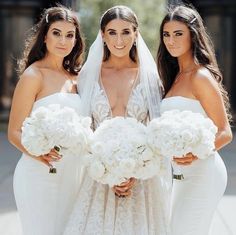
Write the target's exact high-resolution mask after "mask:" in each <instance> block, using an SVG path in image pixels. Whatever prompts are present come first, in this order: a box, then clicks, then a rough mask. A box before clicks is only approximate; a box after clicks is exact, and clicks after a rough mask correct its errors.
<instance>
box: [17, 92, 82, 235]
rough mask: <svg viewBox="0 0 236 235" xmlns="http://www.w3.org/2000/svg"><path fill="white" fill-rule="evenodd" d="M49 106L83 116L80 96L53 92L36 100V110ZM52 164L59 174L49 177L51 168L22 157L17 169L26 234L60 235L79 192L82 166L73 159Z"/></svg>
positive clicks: (69, 158) (23, 224) (19, 203)
mask: <svg viewBox="0 0 236 235" xmlns="http://www.w3.org/2000/svg"><path fill="white" fill-rule="evenodd" d="M50 104H60V105H61V107H63V106H68V107H71V108H73V109H75V110H76V111H77V113H78V114H81V100H80V97H79V95H78V94H72V93H59V92H58V93H54V94H52V95H49V96H46V97H44V98H42V99H39V100H37V101H36V102H35V103H34V105H33V110H35V109H36V108H38V107H41V106H48V105H50ZM68 131H70V130H68ZM53 165H54V166H55V167H56V168H57V173H56V174H49V167H48V166H46V165H45V164H43V163H41V162H39V161H37V160H35V159H33V158H31V157H29V156H27V155H25V154H23V155H22V157H21V158H20V160H19V162H18V164H17V166H16V169H15V174H14V185H13V186H14V194H15V199H16V204H17V208H18V212H19V215H20V219H21V224H22V230H23V235H59V234H61V233H62V231H63V230H64V227H65V223H66V221H67V220H68V216H69V214H70V213H71V209H72V205H73V202H74V201H75V196H76V193H77V191H78V187H79V180H80V166H79V164H78V158H73V157H68V158H66V157H64V158H62V159H61V160H60V161H59V162H56V163H53Z"/></svg>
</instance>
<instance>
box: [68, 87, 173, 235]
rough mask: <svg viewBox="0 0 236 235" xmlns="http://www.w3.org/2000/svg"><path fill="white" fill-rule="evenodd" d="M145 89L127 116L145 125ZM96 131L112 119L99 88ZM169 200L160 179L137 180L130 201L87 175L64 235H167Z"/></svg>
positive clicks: (136, 95) (95, 101) (135, 94)
mask: <svg viewBox="0 0 236 235" xmlns="http://www.w3.org/2000/svg"><path fill="white" fill-rule="evenodd" d="M147 107H148V105H147V99H146V97H145V89H144V87H143V86H142V84H141V83H139V84H138V85H137V86H136V87H134V88H133V90H132V92H131V94H130V97H129V101H128V104H127V107H126V113H125V116H127V117H133V118H136V119H137V120H139V121H140V122H142V123H146V121H147V120H148V108H147ZM91 110H92V118H93V124H94V128H96V127H97V126H98V125H99V124H100V123H101V122H102V121H104V120H106V119H110V118H112V116H113V115H112V110H111V107H110V104H109V100H108V97H107V95H106V93H105V90H104V89H102V88H101V87H100V85H99V84H97V85H96V86H95V89H94V90H93V96H92V102H91ZM167 201H168V199H167V198H165V197H164V196H163V195H162V182H161V180H160V178H159V177H153V178H151V179H148V180H138V181H137V182H136V184H135V186H134V187H133V189H132V195H131V197H130V198H118V197H116V196H115V195H114V192H113V191H112V190H111V188H109V186H108V185H103V184H100V183H97V182H96V181H94V180H93V179H92V178H90V177H89V175H88V174H87V173H86V170H85V174H84V176H83V179H82V183H81V187H80V191H79V193H78V196H77V200H76V203H75V205H74V209H73V212H72V214H71V216H70V219H69V221H68V224H67V227H66V229H65V232H64V234H65V235H92V234H94V235H95V234H96V235H125V234H129V235H166V234H167V231H168V212H169V211H168V202H167Z"/></svg>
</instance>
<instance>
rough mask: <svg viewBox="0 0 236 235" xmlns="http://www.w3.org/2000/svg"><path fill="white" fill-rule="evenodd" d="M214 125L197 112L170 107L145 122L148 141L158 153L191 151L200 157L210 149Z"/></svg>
mask: <svg viewBox="0 0 236 235" xmlns="http://www.w3.org/2000/svg"><path fill="white" fill-rule="evenodd" d="M216 132H217V127H216V126H215V125H214V123H213V122H212V120H210V119H209V118H205V117H204V116H203V115H202V114H200V113H193V112H191V111H179V110H172V111H167V112H164V113H163V114H162V116H161V117H160V118H157V119H154V120H152V121H151V122H150V123H149V126H148V129H147V133H148V145H149V146H150V148H151V149H152V150H153V151H154V152H155V153H158V154H161V155H162V156H165V157H168V158H172V157H173V156H176V157H181V156H184V155H186V154H187V153H190V152H191V153H192V154H194V155H196V156H197V157H198V158H200V159H205V158H206V157H208V156H210V155H211V154H212V152H213V149H214V141H215V135H216Z"/></svg>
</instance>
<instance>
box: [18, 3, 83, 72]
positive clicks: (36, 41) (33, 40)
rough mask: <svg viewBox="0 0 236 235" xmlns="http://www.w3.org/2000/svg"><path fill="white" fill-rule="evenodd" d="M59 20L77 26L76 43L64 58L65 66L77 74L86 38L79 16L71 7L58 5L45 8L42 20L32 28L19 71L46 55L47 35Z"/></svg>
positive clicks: (20, 61)
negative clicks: (82, 31) (82, 33)
mask: <svg viewBox="0 0 236 235" xmlns="http://www.w3.org/2000/svg"><path fill="white" fill-rule="evenodd" d="M57 21H67V22H70V23H72V24H74V26H75V28H76V33H75V39H76V43H75V46H74V47H73V49H72V51H71V52H70V54H69V55H67V56H66V57H65V58H64V60H63V67H64V69H65V70H67V71H68V72H69V73H70V74H72V75H77V74H78V72H79V70H80V68H81V64H82V57H83V52H84V40H83V38H82V36H81V32H80V25H79V21H78V18H77V17H76V15H75V14H74V12H72V11H71V10H70V9H68V8H66V7H65V6H62V5H58V6H56V7H51V8H48V9H45V11H44V12H43V14H42V16H41V19H40V21H39V22H38V23H37V24H36V25H35V26H34V27H33V28H32V30H31V34H30V35H29V37H28V38H27V39H26V44H25V50H24V53H23V58H22V59H21V60H19V62H18V64H19V69H18V71H19V73H20V74H21V73H23V72H24V70H25V69H26V68H28V67H29V66H30V65H31V64H33V63H34V62H35V61H38V60H41V59H42V58H44V57H45V55H46V52H47V49H46V45H45V42H44V40H45V35H46V34H47V32H48V29H49V27H50V25H51V24H52V23H54V22H57Z"/></svg>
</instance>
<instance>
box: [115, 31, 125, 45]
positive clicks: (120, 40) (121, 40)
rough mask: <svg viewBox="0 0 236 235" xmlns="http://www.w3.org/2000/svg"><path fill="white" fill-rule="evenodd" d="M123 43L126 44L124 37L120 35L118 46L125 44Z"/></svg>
mask: <svg viewBox="0 0 236 235" xmlns="http://www.w3.org/2000/svg"><path fill="white" fill-rule="evenodd" d="M123 42H124V40H123V37H122V35H119V34H118V36H117V42H116V43H117V45H118V46H120V45H122V44H123Z"/></svg>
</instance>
